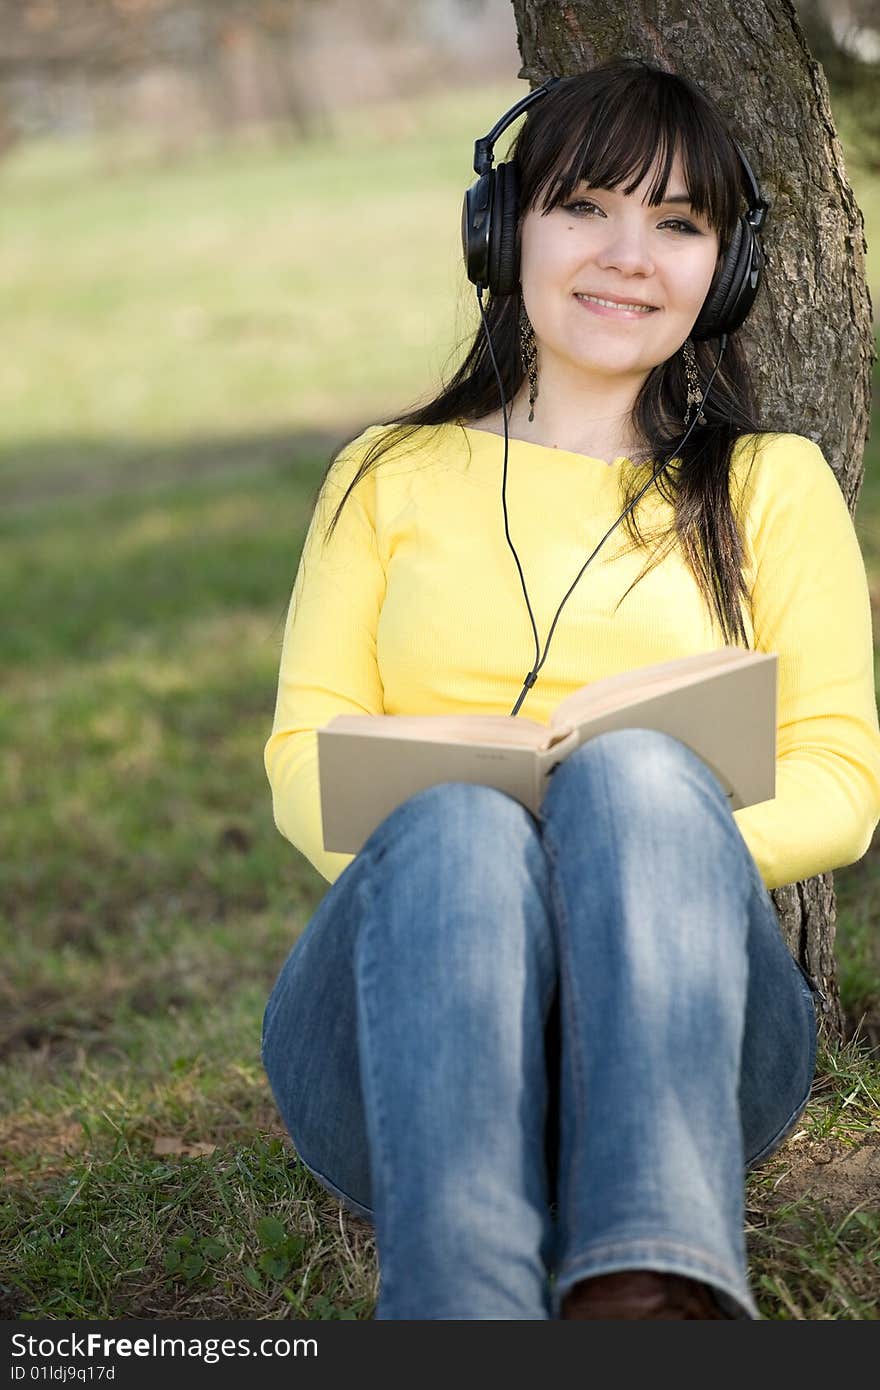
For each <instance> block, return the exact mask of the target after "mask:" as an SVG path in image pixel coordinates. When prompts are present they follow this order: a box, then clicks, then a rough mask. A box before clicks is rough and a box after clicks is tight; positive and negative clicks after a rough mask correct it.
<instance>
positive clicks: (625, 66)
mask: <svg viewBox="0 0 880 1390" xmlns="http://www.w3.org/2000/svg"><path fill="white" fill-rule="evenodd" d="M678 150H680V152H681V157H682V165H683V170H684V174H685V180H686V184H687V189H688V193H689V195H690V198H691V202H692V204H693V207H694V211H695V213H697V214H698V215H701V214H704V215H705V216H706V217H707V219H708V221H709V223H710V225H711V226H712V227H713V228H714V229H715V230H716V231H717V232H718V236H719V244H720V249H721V251H722V252H725V251H726V249H727V247H728V245H729V243H730V239H731V236H732V233H733V230H734V228H735V226H736V222H737V219H738V217H739V215H740V211H741V206H740V205H741V204H742V203H744V196H743V176H742V172H741V165H740V162H739V158H738V155H737V153H736V149H735V147H734V145H733V143H732V140H731V136H730V133H729V131H728V128H727V125H726V122H725V120H724V117H723V115H722V113H721V112H720V110H719V109H718V107H717V106H716V105H715V104H714V102H713V101H712V100H711V98H710V97H709V96H707V94H706V93H705V92H703V91H702V90H701V89H700V88H699V87H698V86H697V85H696V83H694V82H692V81H690V80H689V79H688V78H686V77H683V76H681V75H680V74H678V73H672V72H667V71H666V70H665V69H663V68H660V67H656V66H654V65H652V64H650V63H646V62H644V61H642V60H641V59H635V58H616V59H612V60H610V61H609V62H605V63H602V64H600V65H598V66H597V67H594V68H592V69H590V70H589V71H588V72H584V73H579V74H577V75H576V76H574V77H569V78H565V79H564V80H563V81H562V82H560V83H559V84H558V85H557V86H556V87H554V88H552V89H551V90H550V92H549V93H548V94H547V95H546V96H544V97H542V98H541V100H540V101H538V102H536V103H535V104H534V105H533V106H532V107H530V108H529V110H528V112H527V114H526V117H525V119H524V121H523V124H522V126H521V127H520V130H519V133H518V135H517V137H516V139H515V140H514V142H513V144H512V146H511V149H510V151H509V152H508V155H507V156H506V158H507V159H508V160H515V161H516V164H517V166H518V172H519V185H520V218H522V215H523V213H525V212H526V211H528V210H530V209H532V208H535V207H537V206H538V204H539V200H540V205H541V208H542V210H543V211H544V212H549V211H550V210H551V209H552V208H554V207H556V206H557V205H558V204H560V203H561V202H563V201H565V200H566V199H567V198H569V197H570V196H571V194H572V192H573V190H574V188H575V187H576V186H577V185H578V183H579V182H580V181H581V180H585V181H587V182H588V183H589V184H590V185H592V186H593V187H601V188H616V187H617V186H618V185H619V184H622V183H623V182H624V180H625V179H628V178H629V179H630V182H629V184H628V185H626V186H625V188H624V191H625V192H626V193H631V192H632V191H633V190H634V189H635V188H637V187H638V185H639V183H640V182H641V181H642V179H643V178H645V177H646V175H647V173H648V171H649V170H650V169H651V168H652V166H653V164H654V162H655V160H658V164H659V167H658V177H657V178H655V180H654V183H653V185H652V188H651V190H650V202H651V205H652V206H657V205H659V204H660V203H661V202H662V200H663V198H664V197H665V194H666V185H667V180H668V177H669V172H670V169H671V166H672V162H673V160H674V158H675V154H676V151H678ZM658 156H659V159H658ZM716 275H717V272H716ZM714 284H715V281H714V280H713V284H712V288H714ZM710 292H711V290H710ZM520 302H521V301H520V296H519V295H517V294H512V295H502V296H496V295H492V294H489V295H488V297H487V299H486V303H485V313H486V319H487V322H488V325H489V328H490V331H491V334H492V342H493V344H494V348H495V355H496V358H497V361H498V366H499V371H500V373H501V378H502V381H503V383H504V393H505V396H506V398H507V400H508V401H510V400H512V399H513V397H514V396H515V395H516V393H517V391H518V390H519V388H520V386H521V384H522V381H523V376H524V369H523V364H522V360H521V357H520V350H519V337H518V327H519V309H520ZM719 345H720V340H719V339H716V338H709V339H706V340H704V341H702V342H695V343H694V351H695V354H696V363H697V372H698V375H699V378H700V380H701V382H702V383H703V385H704V386H705V383H706V381H707V380H708V378H709V376H710V375H711V373H712V370H713V369H714V367H715V363H716V359H717V357H718V348H719ZM686 399H687V378H686V375H685V369H684V362H683V360H682V355H681V352H680V351H679V352H676V353H674V354H673V355H672V357H670V358H668V359H667V361H665V362H661V363H659V364H658V365H657V366H656V367H654V368H653V369H652V370H651V371H650V372H649V374H648V376H647V378H646V380H645V381H644V383H643V385H642V387H641V389H640V391H639V394H638V396H637V398H636V401H635V404H634V406H633V412H632V424H633V430H634V437H635V438H637V439H639V440H641V441H644V447H643V448H639V449H638V450H637V451H636V452H635V454H634V455H633V456H632V457H631V462H632V463H633V464H634V465H635V466H634V468H632V469H629V470H627V471H626V472H623V473H622V474H621V478H622V490H621V511H622V510H623V509H624V507H625V506H628V505H629V504H630V502H632V501H633V499H634V498H635V496H636V493H637V492H638V491H639V489H640V488H641V487H643V486H644V484H645V482H646V481H647V479H648V478H649V477H650V471H649V470H650V469H651V468H652V467H653V466H656V465H655V461H660V460H665V459H666V458H669V457H673V456H674V457H675V458H676V459H677V460H678V464H677V466H675V467H673V468H670V469H666V470H664V471H663V472H662V473H660V474H659V475H658V477H657V479H656V483H655V486H656V487H657V488H658V489H659V491H660V494H661V496H662V497H663V498H664V500H665V501H666V502H668V503H671V504H672V506H673V507H674V519H673V521H672V523H671V525H670V526H669V527H668V528H667V529H666V530H665V531H662V532H661V533H660V534H659V535H655V536H653V537H652V540H654V541H655V542H656V544H655V545H654V548H653V549H652V551H651V553H650V556H649V560H648V562H647V564H646V565H645V566H644V567H643V569H642V571H641V573H640V574H639V575H637V577H636V579H635V580H634V581H633V583H632V584H631V585H630V586H629V589H627V590H626V592H625V593H624V594H622V595H621V597H620V599H619V600H618V607H619V605H620V603H622V602H623V599H624V598H625V597H626V594H627V593H629V592H630V589H632V588H633V586H634V585H635V584H637V583H638V582H639V580H640V579H642V578H644V576H645V575H646V574H647V573H648V572H649V571H650V570H651V569H653V567H654V566H655V565H656V564H658V563H659V562H660V561H661V560H662V559H663V558H664V557H665V555H666V554H667V553H668V551H669V550H670V549H672V548H673V547H674V546H675V544H676V542H678V543H679V544H680V545H681V548H682V552H683V554H684V557H685V559H686V561H687V563H688V565H689V566H690V568H691V570H692V572H693V575H694V578H695V579H696V581H697V584H698V585H699V588H700V591H701V593H702V594H703V597H704V599H705V601H706V605H707V608H708V609H709V612H710V613H711V614H712V615H713V616H714V618H715V620H716V621H717V623H718V625H719V626H720V630H721V633H722V640H723V641H724V642H730V643H733V644H738V645H741V646H745V647H748V645H749V641H748V635H747V632H746V627H745V624H744V621H743V614H742V609H741V600H742V599H745V601H746V603H749V604H750V601H751V596H750V593H749V589H748V585H747V583H746V581H745V578H744V575H743V568H742V567H743V556H744V551H743V542H742V537H741V534H740V530H739V524H738V520H737V516H736V512H735V507H734V504H733V502H732V500H731V495H730V470H731V459H732V455H733V448H734V444H735V442H736V440H737V438H738V437H739V436H740V435H742V434H753V435H755V436H757V435H758V433H759V427H758V425H757V402H756V397H755V392H754V388H753V384H752V379H751V374H750V371H749V366H748V362H747V360H746V357H745V353H744V351H743V348H742V344H741V343H740V342H739V340H738V336H737V333H736V332H733V333H732V334H729V335H728V341H727V347H726V349H725V352H724V356H723V357H722V359H721V365H720V367H719V368H718V371H717V374H716V376H715V379H714V381H713V383H712V389H711V391H710V393H709V397H708V400H707V401H706V404H705V406H704V407H703V413H704V415H705V417H706V423H705V424H704V425H697V426H696V428H695V429H694V430H693V431H692V432H691V434H690V437H689V438H688V441H687V443H686V444H685V445H684V447H683V448H682V449H677V448H676V446H677V445H678V443H679V441H680V440H681V438H682V436H683V435H684V433H685V428H686V427H685V425H684V419H683V416H684V409H685V402H686ZM498 406H499V397H498V383H497V379H496V377H495V373H494V370H493V368H492V362H491V358H490V356H489V352H488V348H487V344H486V338H485V333H484V330H483V326H482V323H480V324H479V325H478V327H477V330H476V334H475V336H474V339H473V341H472V343H471V345H470V348H469V350H468V352H467V355H466V357H465V358H464V361H463V362H462V363H461V365H460V367H459V368H458V369H457V371H456V372H455V373H454V375H453V376H452V378H451V380H450V381H449V382H448V384H446V385H444V386H443V388H442V390H441V391H439V392H438V394H437V395H435V396H434V397H433V398H432V399H431V400H429V401H428V402H427V404H425V405H419V406H417V407H416V408H414V409H411V410H409V411H407V412H406V413H405V414H402V415H397V416H394V417H392V418H391V419H390V420H383V421H381V424H382V425H383V426H388V427H389V428H388V429H383V430H382V431H381V432H380V433H379V434H377V436H376V438H375V439H373V440H372V441H371V443H370V445H369V447H368V448H367V450H366V452H365V454H364V457H363V458H362V460H361V463H360V466H359V467H358V470H357V472H356V474H355V476H354V477H353V478H352V480H351V482H350V484H349V486H348V487H347V489H346V491H345V494H344V496H343V498H342V500H341V502H340V503H339V505H338V507H337V508H336V511H335V513H334V515H333V517H332V520H331V521H330V524H329V526H328V528H327V532H326V537H325V540H326V539H329V537H330V536H331V535H332V533H333V530H334V529H335V526H336V523H337V521H338V519H339V515H340V513H341V511H342V508H343V507H344V505H345V502H346V499H347V498H348V496H349V494H350V493H351V491H352V489H353V488H354V487H356V486H357V484H358V482H359V481H360V480H361V478H362V477H363V476H364V474H365V473H367V472H369V471H370V469H372V468H375V467H376V466H377V464H378V463H379V461H380V460H381V458H382V456H383V455H384V454H385V453H386V452H387V451H388V450H389V449H390V448H392V447H395V446H398V445H400V444H401V443H402V442H404V441H405V440H406V439H407V438H408V437H409V436H411V435H412V434H413V433H414V431H415V430H417V429H418V428H419V427H422V426H425V425H441V424H448V423H460V422H461V421H463V420H469V419H472V420H479V419H481V418H482V417H484V416H486V415H488V414H490V413H491V412H492V411H494V410H496V409H497V408H498ZM354 437H355V438H356V437H357V436H354ZM351 442H352V441H351V440H348V441H347V443H346V444H343V445H342V446H340V448H339V449H338V450H337V451H336V453H335V454H334V456H333V458H332V459H331V460H330V463H329V464H328V466H327V469H326V471H325V473H324V477H323V478H322V481H321V486H320V488H319V490H318V496H319V497H320V493H321V489H323V486H324V483H325V482H326V480H327V477H328V475H329V473H330V472H331V470H332V468H333V466H334V463H335V462H336V459H337V458H338V457H339V454H340V453H341V452H342V450H343V449H344V448H346V447H347V444H348V443H351ZM758 442H759V441H758V439H757V437H756V438H755V439H754V440H753V442H752V459H753V460H754V456H755V450H756V448H757V445H758ZM622 525H625V526H626V528H627V532H628V534H629V537H630V540H631V543H632V544H631V547H630V548H631V549H634V548H638V549H643V548H644V547H645V539H644V537H643V535H642V533H641V531H640V530H639V526H638V522H637V520H636V508H633V510H632V511H631V512H629V513H628V515H627V516H626V517H625V519H624V522H623V523H622Z"/></svg>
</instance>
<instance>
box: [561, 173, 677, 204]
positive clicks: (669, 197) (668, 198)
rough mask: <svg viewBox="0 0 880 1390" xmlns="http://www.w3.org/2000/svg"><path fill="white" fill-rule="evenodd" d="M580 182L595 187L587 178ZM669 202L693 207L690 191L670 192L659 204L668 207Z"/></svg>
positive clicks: (587, 186)
mask: <svg viewBox="0 0 880 1390" xmlns="http://www.w3.org/2000/svg"><path fill="white" fill-rule="evenodd" d="M580 182H581V184H583V185H584V187H586V188H589V189H592V187H593V185H592V184H591V183H589V182H588V181H587V179H581V181H580ZM597 191H598V192H602V191H605V192H607V191H608V190H607V189H606V190H602V189H599V190H597ZM667 203H686V204H687V205H688V207H693V203H692V202H691V195H690V194H689V193H671V194H668V195H667V196H666V197H665V198H664V199H663V201H662V203H660V204H659V206H660V207H666V205H667Z"/></svg>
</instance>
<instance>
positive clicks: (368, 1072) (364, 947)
mask: <svg viewBox="0 0 880 1390" xmlns="http://www.w3.org/2000/svg"><path fill="white" fill-rule="evenodd" d="M361 894H362V900H363V907H364V912H363V915H362V917H361V924H360V928H359V930H358V934H357V941H356V943H355V949H354V955H355V976H356V991H357V997H358V998H359V1000H360V1001H361V1005H362V1009H363V1018H364V1023H365V1030H364V1031H365V1036H364V1037H363V1039H362V1040H361V1048H360V1061H361V1077H362V1082H361V1084H362V1086H364V1085H365V1084H366V1085H369V1087H370V1091H371V1103H370V1106H369V1110H370V1111H371V1113H372V1114H373V1116H374V1118H375V1133H376V1147H377V1149H378V1151H379V1152H378V1155H377V1156H378V1160H379V1163H378V1165H371V1166H372V1167H373V1168H378V1169H379V1170H381V1171H382V1172H383V1174H384V1177H385V1183H384V1194H383V1197H384V1204H385V1210H384V1222H385V1225H386V1228H387V1227H388V1226H389V1225H390V1219H391V1209H392V1206H393V1192H394V1185H393V1183H391V1182H389V1181H388V1175H389V1173H390V1165H389V1163H388V1150H387V1144H386V1139H385V1134H386V1116H385V1113H384V1111H383V1108H382V1103H381V1089H380V1087H379V1086H378V1084H377V1078H376V1072H375V1063H374V1049H373V1048H372V1047H370V1045H369V1033H370V1031H371V1028H372V1024H373V1021H374V1020H373V1019H372V1018H371V1014H372V1009H371V997H372V995H371V986H372V982H373V975H374V965H375V962H374V960H373V959H372V958H371V956H370V953H369V950H368V945H369V932H368V930H367V929H368V927H369V926H370V925H371V922H372V921H373V920H375V914H374V915H373V917H371V915H370V913H369V912H368V911H367V910H366V908H367V906H368V903H369V905H372V886H371V884H370V881H369V878H368V877H367V876H365V878H364V882H363V884H362V886H361ZM358 957H360V967H359V968H358V964H357V961H358ZM364 1077H366V1082H365V1081H364ZM364 1100H365V1104H364V1111H365V1115H366V1113H367V1110H368V1107H367V1104H366V1097H365V1098H364ZM368 1137H369V1131H368ZM373 1181H374V1190H373V1193H372V1196H373V1211H374V1213H375V1210H376V1190H375V1188H376V1187H377V1186H378V1184H377V1182H376V1181H375V1177H374V1180H373ZM382 1284H383V1288H382V1294H383V1302H385V1303H387V1301H388V1298H389V1292H390V1291H389V1288H388V1280H387V1272H386V1271H383V1274H382Z"/></svg>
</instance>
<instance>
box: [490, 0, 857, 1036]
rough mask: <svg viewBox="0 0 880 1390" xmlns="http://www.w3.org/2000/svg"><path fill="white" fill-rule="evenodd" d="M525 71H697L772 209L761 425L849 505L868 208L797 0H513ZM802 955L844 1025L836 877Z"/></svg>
mask: <svg viewBox="0 0 880 1390" xmlns="http://www.w3.org/2000/svg"><path fill="white" fill-rule="evenodd" d="M512 4H513V9H514V14H515V17H516V25H517V33H518V43H519V50H520V53H521V55H522V60H523V62H522V67H521V69H520V72H519V74H518V75H519V76H520V77H523V78H526V79H527V80H528V81H529V82H530V84H531V85H532V86H533V87H534V86H537V84H538V83H539V82H541V81H543V80H544V79H545V78H546V77H548V76H550V74H551V73H556V74H559V75H561V76H569V75H571V74H572V73H575V72H581V71H583V70H585V69H587V68H591V67H594V66H595V65H596V64H597V63H600V62H603V61H605V60H606V59H608V58H612V57H618V56H620V57H637V58H644V59H646V60H647V61H649V62H654V63H658V64H659V65H660V66H662V67H665V68H668V69H670V70H671V71H674V72H682V73H683V74H685V75H686V76H691V77H694V78H695V79H696V80H697V81H698V82H699V83H700V85H701V86H702V87H703V88H704V90H705V91H707V92H708V93H709V94H710V96H712V97H713V98H714V99H715V101H716V102H717V103H718V105H719V107H720V108H721V110H722V111H723V113H724V115H725V117H726V118H727V120H728V122H729V124H730V127H731V130H732V132H733V134H734V136H735V137H736V139H737V140H739V142H740V143H741V144H742V146H743V148H744V149H745V151H746V153H747V155H748V158H749V162H750V163H751V165H752V168H753V169H754V170H755V173H756V176H757V178H758V181H759V183H760V185H761V187H762V188H763V190H764V192H765V194H766V196H767V198H768V199H769V200H770V203H771V208H770V212H769V214H768V218H767V222H766V224H765V230H764V233H763V242H764V248H765V250H766V253H767V267H766V269H765V273H764V278H763V283H762V287H761V290H760V292H759V294H758V298H757V300H756V302H755V305H754V307H753V309H752V311H751V313H750V315H749V317H748V319H747V320H746V322H745V323H744V324H743V326H742V328H741V329H740V330H738V331H739V332H740V333H741V334H742V339H743V342H744V345H745V347H746V350H747V352H748V354H749V357H750V360H751V361H752V362H753V363H754V364H755V377H756V382H757V387H758V398H759V404H760V408H761V419H762V423H763V425H764V427H765V428H767V429H771V430H783V431H790V432H793V433H795V434H803V435H806V436H807V437H808V438H810V439H812V440H813V441H814V442H815V443H816V444H818V445H819V446H820V448H821V449H822V450H823V452H824V454H825V457H826V458H827V459H828V462H829V463H830V465H831V467H832V469H833V471H834V473H835V476H836V477H837V481H838V483H839V484H840V488H841V491H842V493H843V495H844V497H845V499H846V502H847V505H848V507H849V509H850V512H851V513H852V512H853V511H854V509H855V505H856V501H857V499H858V495H859V490H860V488H861V483H862V475H863V471H864V458H863V456H864V448H865V441H866V439H867V436H868V432H869V425H870V401H871V371H872V367H873V363H874V358H875V356H876V351H875V346H874V332H873V327H872V312H871V298H870V293H869V291H868V286H867V282H866V279H865V252H866V245H865V229H864V219H863V217H862V213H861V210H860V209H859V207H858V205H857V203H856V200H855V197H854V195H853V191H852V188H851V187H850V184H849V181H848V179H847V175H846V169H845V165H844V158H843V151H842V148H841V145H840V141H839V139H838V137H837V133H836V131H835V127H834V121H833V119H832V115H831V105H830V99H829V93H828V86H827V83H826V81H825V76H824V73H823V71H822V68H821V67H820V65H819V64H818V63H816V62H815V61H814V60H813V58H812V57H811V55H810V52H809V49H808V47H807V42H806V39H805V37H804V33H803V30H802V28H801V25H800V23H799V21H798V17H797V13H796V11H795V8H794V5H793V3H792V0H739V2H738V3H737V4H736V5H735V6H729V5H722V4H711V5H708V4H694V2H693V0H639V3H637V4H633V5H627V6H620V5H619V4H618V3H617V0H570V3H564V4H559V3H556V2H555V0H512ZM773 900H774V903H775V905H776V909H777V912H778V914H779V920H780V925H781V928H782V931H783V934H784V936H785V939H786V940H787V942H788V944H789V946H790V947H791V949H792V951H793V952H794V954H795V955H796V956H797V958H798V959H799V960H800V962H801V964H802V965H803V966H804V968H805V969H806V970H807V971H808V973H809V974H810V975H811V976H812V978H813V979H814V980H815V981H816V982H817V983H818V984H819V985H820V987H821V989H822V990H823V992H824V994H825V995H826V1000H827V1002H826V1004H825V1005H824V1009H823V1017H822V1029H823V1032H824V1034H825V1036H826V1037H827V1038H829V1039H839V1038H841V1037H842V1036H843V1014H842V1010H841V1006H840V993H839V986H838V976H837V966H836V961H835V955H834V937H835V926H836V920H837V914H836V907H835V898H834V881H833V875H832V874H831V873H826V874H821V875H819V876H817V877H815V878H811V879H808V880H806V881H804V882H800V883H793V884H789V885H788V886H786V887H785V888H779V889H776V890H774V892H773Z"/></svg>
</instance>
